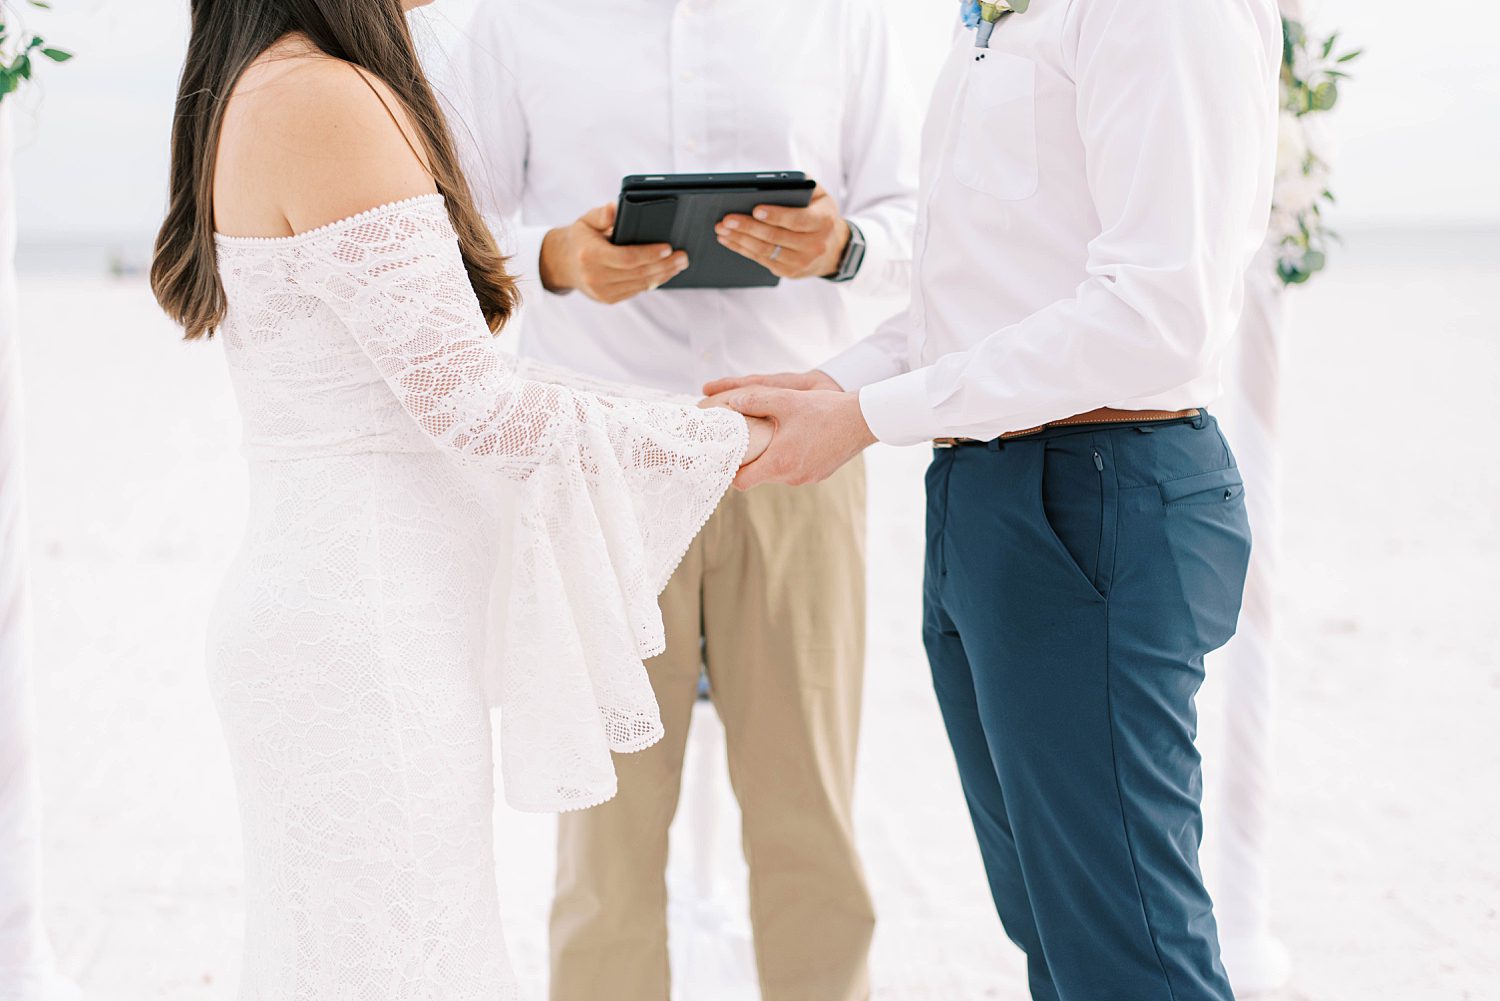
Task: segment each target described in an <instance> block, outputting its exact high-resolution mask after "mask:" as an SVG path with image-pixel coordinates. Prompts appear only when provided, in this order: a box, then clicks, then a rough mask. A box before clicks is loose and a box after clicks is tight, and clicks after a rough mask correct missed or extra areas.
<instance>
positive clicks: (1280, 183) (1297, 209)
mask: <svg viewBox="0 0 1500 1001" xmlns="http://www.w3.org/2000/svg"><path fill="white" fill-rule="evenodd" d="M1327 190H1328V177H1327V175H1326V174H1325V173H1324V172H1323V171H1314V172H1313V173H1311V174H1304V173H1301V172H1300V171H1298V172H1296V173H1292V174H1286V175H1283V176H1282V177H1280V178H1278V179H1277V181H1276V193H1275V194H1274V195H1273V196H1272V199H1273V202H1274V204H1275V206H1276V208H1277V209H1278V210H1280V211H1282V212H1287V213H1290V214H1291V215H1294V216H1300V215H1302V214H1303V213H1305V212H1310V211H1312V207H1313V206H1314V205H1316V204H1317V203H1318V200H1319V199H1320V198H1322V197H1323V192H1325V191H1327Z"/></svg>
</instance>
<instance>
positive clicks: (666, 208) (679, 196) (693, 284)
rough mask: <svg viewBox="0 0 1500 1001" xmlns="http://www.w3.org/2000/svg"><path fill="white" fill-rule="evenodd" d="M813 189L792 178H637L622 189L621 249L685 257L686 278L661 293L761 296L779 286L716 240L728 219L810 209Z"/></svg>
mask: <svg viewBox="0 0 1500 1001" xmlns="http://www.w3.org/2000/svg"><path fill="white" fill-rule="evenodd" d="M815 187H817V184H816V182H814V181H812V180H810V179H808V178H807V177H806V176H805V175H803V174H802V173H800V172H798V171H795V170H772V171H762V172H758V173H750V174H632V175H631V176H629V177H627V178H625V179H624V180H623V181H621V182H620V205H619V212H618V213H617V214H616V216H615V232H614V236H613V237H612V240H613V242H614V243H616V244H620V245H629V244H639V243H669V244H671V245H672V247H673V248H674V249H676V250H685V251H687V255H688V266H687V270H686V271H683V272H682V273H681V274H679V275H677V276H676V277H674V278H673V279H672V280H671V281H668V282H665V283H663V284H662V286H661V287H662V288H664V289H684V288H757V287H763V286H771V285H776V284H778V283H780V281H781V279H780V278H777V277H776V276H775V275H773V274H772V273H771V272H770V271H769V270H768V269H767V268H765V267H764V266H762V265H761V264H759V263H757V262H756V261H752V260H750V258H748V257H741V256H740V255H739V254H736V253H735V252H734V251H732V250H730V249H729V248H728V247H725V246H722V245H721V244H720V243H719V238H718V236H717V235H716V234H715V233H714V226H716V225H718V222H719V220H720V219H723V218H724V217H725V216H726V215H728V214H730V213H731V212H738V213H741V214H743V215H749V214H750V212H751V211H752V210H753V209H754V208H755V206H757V205H787V206H791V207H793V208H806V207H807V204H808V203H809V202H811V201H812V193H813V189H814V188H815Z"/></svg>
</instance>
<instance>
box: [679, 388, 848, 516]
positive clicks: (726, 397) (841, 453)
mask: <svg viewBox="0 0 1500 1001" xmlns="http://www.w3.org/2000/svg"><path fill="white" fill-rule="evenodd" d="M703 391H704V392H705V393H707V394H708V397H707V399H705V400H703V402H702V403H700V404H699V406H701V407H728V408H729V409H731V410H734V411H737V412H739V413H741V414H744V415H745V417H747V418H749V419H750V420H751V429H750V430H751V447H750V451H749V452H747V453H746V457H745V462H744V464H743V465H741V466H740V472H739V475H738V476H736V477H735V478H734V485H735V486H737V487H739V488H740V489H741V490H748V489H749V488H750V487H753V486H757V485H759V484H761V483H787V484H793V485H801V484H804V483H817V482H819V481H820V480H825V479H827V478H828V477H829V476H831V475H832V474H833V473H834V472H835V471H836V470H837V469H838V468H839V467H840V466H842V465H843V464H844V463H846V462H848V461H849V460H850V459H852V458H854V457H855V456H856V455H858V454H859V453H860V452H862V451H864V450H865V449H866V448H868V447H869V446H870V445H873V444H874V443H875V435H874V434H873V433H871V431H870V426H869V425H868V424H866V423H865V417H864V413H863V412H862V411H861V410H860V408H859V394H858V393H846V392H844V391H843V390H842V389H841V388H840V387H839V385H838V384H837V383H836V382H834V381H833V379H831V378H829V377H828V376H827V375H825V374H824V373H822V372H804V373H796V374H794V373H783V374H781V375H769V376H746V377H743V378H737V379H719V380H717V381H715V382H711V383H709V384H708V385H707V386H705V387H703ZM756 418H764V419H766V420H768V421H769V422H770V423H771V424H772V425H773V426H774V435H771V436H770V438H769V440H768V442H767V444H765V445H764V446H762V451H761V452H760V453H759V454H756V453H755V448H756V434H757V431H756V427H757V421H756ZM752 456H754V457H753V458H752Z"/></svg>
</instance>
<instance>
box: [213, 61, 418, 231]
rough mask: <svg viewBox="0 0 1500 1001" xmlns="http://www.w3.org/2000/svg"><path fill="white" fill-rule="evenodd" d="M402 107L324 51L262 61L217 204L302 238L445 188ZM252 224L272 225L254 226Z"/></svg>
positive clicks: (247, 92) (240, 99) (233, 112)
mask: <svg viewBox="0 0 1500 1001" xmlns="http://www.w3.org/2000/svg"><path fill="white" fill-rule="evenodd" d="M425 157H426V153H425V151H424V150H423V147H422V141H421V139H420V138H419V136H418V133H417V131H416V129H415V128H414V127H413V125H412V122H411V120H410V117H409V116H408V115H407V113H406V111H405V109H404V108H403V107H402V105H401V102H400V101H399V100H398V99H397V97H396V95H395V94H394V93H393V92H392V91H391V89H390V88H389V87H387V86H386V84H385V83H384V82H383V81H381V80H379V79H377V78H375V77H374V76H373V75H371V74H369V73H366V72H365V71H363V70H361V69H359V68H357V67H355V66H352V65H350V64H349V63H346V62H343V61H342V60H338V59H332V58H329V57H327V56H323V55H321V54H317V53H301V54H288V55H281V56H277V57H274V58H264V57H263V58H262V59H261V60H258V61H257V62H256V63H255V64H254V65H252V66H251V67H250V69H249V70H247V71H246V73H245V75H244V77H243V78H242V79H241V81H240V83H239V85H238V86H236V88H235V92H234V95H233V96H232V97H231V99H230V102H229V106H228V108H227V110H226V113H225V118H224V132H223V136H222V138H221V140H220V147H219V173H220V175H221V176H220V178H219V183H217V184H216V193H215V201H216V207H218V208H219V213H220V216H221V218H222V217H223V216H225V215H229V214H231V213H228V212H226V211H225V210H224V206H226V205H243V206H247V207H250V208H251V209H252V214H253V215H256V216H258V217H259V218H261V219H266V218H267V217H268V215H269V211H268V210H271V209H274V210H275V211H276V212H279V214H280V215H281V217H282V219H283V220H284V223H283V224H282V225H283V227H284V228H287V229H289V230H290V231H291V232H302V231H304V230H308V229H313V228H315V227H317V226H322V225H325V224H327V223H329V222H335V221H337V220H339V219H344V218H347V217H349V216H351V215H354V214H356V213H358V212H362V211H364V210H365V209H368V208H372V207H374V206H377V205H383V204H386V203H388V202H393V201H399V200H401V199H403V198H410V197H413V196H416V195H423V194H430V193H432V192H434V191H436V190H437V188H436V185H435V184H434V182H433V179H432V175H431V173H430V172H429V170H428V169H427V165H426V163H425ZM250 225H251V226H256V225H261V226H264V225H269V223H250Z"/></svg>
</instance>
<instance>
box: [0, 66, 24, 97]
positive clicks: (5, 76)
mask: <svg viewBox="0 0 1500 1001" xmlns="http://www.w3.org/2000/svg"><path fill="white" fill-rule="evenodd" d="M19 83H20V82H19V81H18V80H17V79H16V78H15V77H14V76H12V75H11V72H10V70H0V97H4V96H5V95H6V94H9V93H10V92H11V91H13V90H15V89H16V87H17V86H19Z"/></svg>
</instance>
